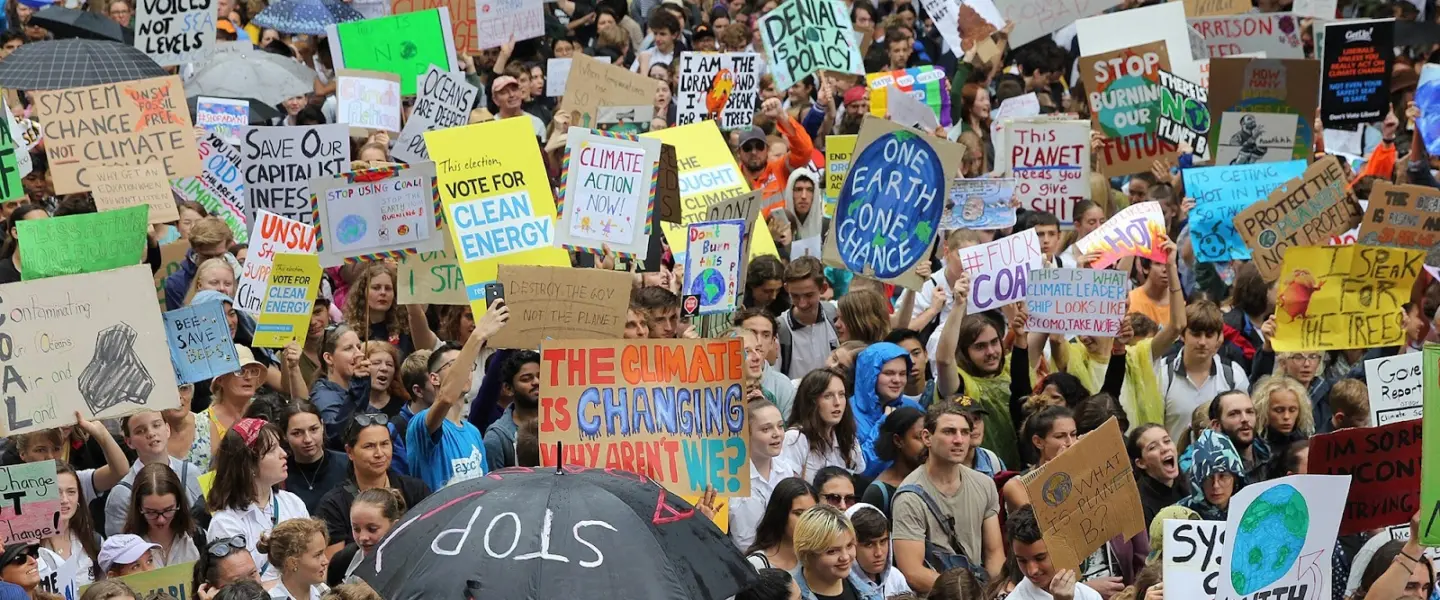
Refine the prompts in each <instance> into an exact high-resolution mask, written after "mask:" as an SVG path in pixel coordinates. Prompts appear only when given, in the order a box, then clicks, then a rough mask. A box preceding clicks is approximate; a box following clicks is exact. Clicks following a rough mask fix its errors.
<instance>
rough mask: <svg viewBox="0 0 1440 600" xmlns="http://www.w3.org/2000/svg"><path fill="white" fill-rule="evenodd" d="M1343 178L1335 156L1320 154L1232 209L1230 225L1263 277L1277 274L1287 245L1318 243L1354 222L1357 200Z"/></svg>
mask: <svg viewBox="0 0 1440 600" xmlns="http://www.w3.org/2000/svg"><path fill="white" fill-rule="evenodd" d="M1349 183H1350V181H1349V179H1347V178H1346V177H1345V171H1344V170H1343V169H1342V168H1341V166H1340V161H1339V159H1337V158H1335V157H1334V156H1326V157H1325V158H1323V159H1321V160H1320V161H1318V162H1316V163H1315V164H1313V165H1310V168H1308V169H1306V170H1305V175H1304V176H1302V177H1299V178H1296V179H1291V180H1290V181H1288V182H1286V183H1285V185H1283V186H1281V187H1279V188H1276V190H1275V191H1273V192H1270V197H1269V198H1266V199H1265V200H1263V201H1261V202H1256V203H1255V204H1252V205H1250V207H1249V208H1246V209H1245V210H1243V211H1240V214H1238V215H1235V231H1237V232H1239V233H1240V238H1241V239H1243V240H1245V245H1246V246H1249V247H1250V253H1251V258H1250V260H1251V261H1252V262H1254V263H1255V267H1256V268H1258V269H1259V270H1260V275H1261V276H1263V277H1264V278H1265V281H1275V280H1276V279H1279V278H1280V271H1281V266H1282V264H1283V262H1284V257H1285V250H1286V249H1287V248H1291V247H1295V246H1319V245H1322V244H1324V243H1325V242H1326V241H1328V240H1329V239H1330V236H1332V235H1339V234H1342V233H1344V232H1346V231H1349V230H1350V229H1352V228H1354V227H1355V226H1356V225H1359V224H1360V217H1361V213H1360V204H1359V203H1357V202H1356V201H1355V194H1354V193H1353V192H1351V190H1350V185H1349Z"/></svg>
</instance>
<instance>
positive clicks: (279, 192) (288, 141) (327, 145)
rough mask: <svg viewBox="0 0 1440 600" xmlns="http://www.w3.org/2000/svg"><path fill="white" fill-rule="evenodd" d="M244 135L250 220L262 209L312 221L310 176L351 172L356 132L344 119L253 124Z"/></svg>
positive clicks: (243, 161)
mask: <svg viewBox="0 0 1440 600" xmlns="http://www.w3.org/2000/svg"><path fill="white" fill-rule="evenodd" d="M244 137H245V143H244V145H242V146H241V148H240V168H241V170H242V171H244V172H245V187H246V191H247V192H248V193H249V196H250V202H249V203H248V204H246V206H245V211H246V212H245V217H246V219H245V220H246V221H248V222H250V223H254V222H255V214H256V212H257V211H261V210H265V211H270V212H273V213H275V214H277V215H280V216H282V217H286V218H289V219H295V220H297V221H303V222H305V223H311V222H312V221H314V217H313V216H312V215H313V213H312V212H311V209H310V180H311V179H314V178H316V177H324V176H326V175H339V174H340V173H346V172H349V171H350V130H349V128H348V127H346V126H345V125H344V124H343V123H332V124H329V125H314V126H290V127H250V128H248V129H246V130H245V136H244ZM261 285H262V286H263V285H264V280H263V279H262V280H261ZM261 293H262V294H263V293H264V292H263V291H262V292H261Z"/></svg>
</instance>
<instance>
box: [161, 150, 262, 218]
mask: <svg viewBox="0 0 1440 600" xmlns="http://www.w3.org/2000/svg"><path fill="white" fill-rule="evenodd" d="M196 147H197V148H198V149H199V155H200V163H201V165H202V167H203V168H202V170H201V171H200V175H199V176H198V177H181V178H179V179H173V180H171V181H170V189H171V190H173V191H175V192H176V193H178V194H180V195H181V196H183V197H184V198H185V199H186V200H190V201H192V202H197V203H199V204H200V206H203V207H205V212H207V213H209V214H210V216H212V217H216V218H218V219H220V220H221V221H224V222H225V224H226V225H228V226H229V227H230V233H231V235H234V236H235V242H236V243H239V244H244V243H246V242H247V241H249V239H250V228H249V227H247V226H246V223H248V221H247V220H246V210H245V205H246V202H247V201H248V200H247V197H246V195H245V178H244V176H243V174H242V173H241V171H240V149H239V148H237V147H235V146H231V145H230V144H227V143H225V141H224V140H222V139H220V138H219V137H217V136H216V135H215V134H213V133H212V134H210V135H207V136H205V137H203V138H200V140H199V142H198V143H197V144H196Z"/></svg>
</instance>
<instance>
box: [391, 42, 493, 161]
mask: <svg viewBox="0 0 1440 600" xmlns="http://www.w3.org/2000/svg"><path fill="white" fill-rule="evenodd" d="M416 86H417V87H418V89H419V92H420V95H419V97H417V98H416V99H415V106H414V107H413V108H411V109H410V120H408V121H406V122H405V128H404V129H402V130H401V131H400V135H399V136H398V137H396V138H395V147H394V148H392V149H391V154H392V155H393V156H394V157H395V158H397V159H400V160H403V161H405V162H407V163H417V162H424V161H427V160H430V151H429V150H428V149H427V148H426V147H425V135H424V134H425V132H427V131H434V130H436V129H447V128H450V127H459V126H461V125H465V124H467V123H469V122H470V107H471V106H474V105H475V96H476V95H477V94H479V93H480V88H477V87H475V86H473V85H470V83H469V82H467V81H465V74H464V73H457V72H451V71H441V70H440V69H439V68H437V67H436V66H435V65H430V70H429V71H426V72H425V74H424V75H422V76H421V79H420V81H418V82H416Z"/></svg>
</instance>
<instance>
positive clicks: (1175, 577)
mask: <svg viewBox="0 0 1440 600" xmlns="http://www.w3.org/2000/svg"><path fill="white" fill-rule="evenodd" d="M1164 526H1165V545H1164V546H1163V548H1165V552H1163V553H1162V554H1164V555H1165V558H1164V560H1165V562H1164V565H1163V569H1164V576H1165V582H1166V583H1167V584H1169V585H1166V586H1165V600H1190V599H1191V598H1194V597H1195V596H1196V592H1197V591H1200V592H1203V594H1201V595H1202V596H1203V597H1205V598H1214V597H1215V593H1216V591H1218V590H1219V588H1220V582H1219V579H1220V561H1221V558H1222V557H1223V556H1224V555H1225V522H1224V521H1182V520H1179V519H1165V523H1164Z"/></svg>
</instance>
